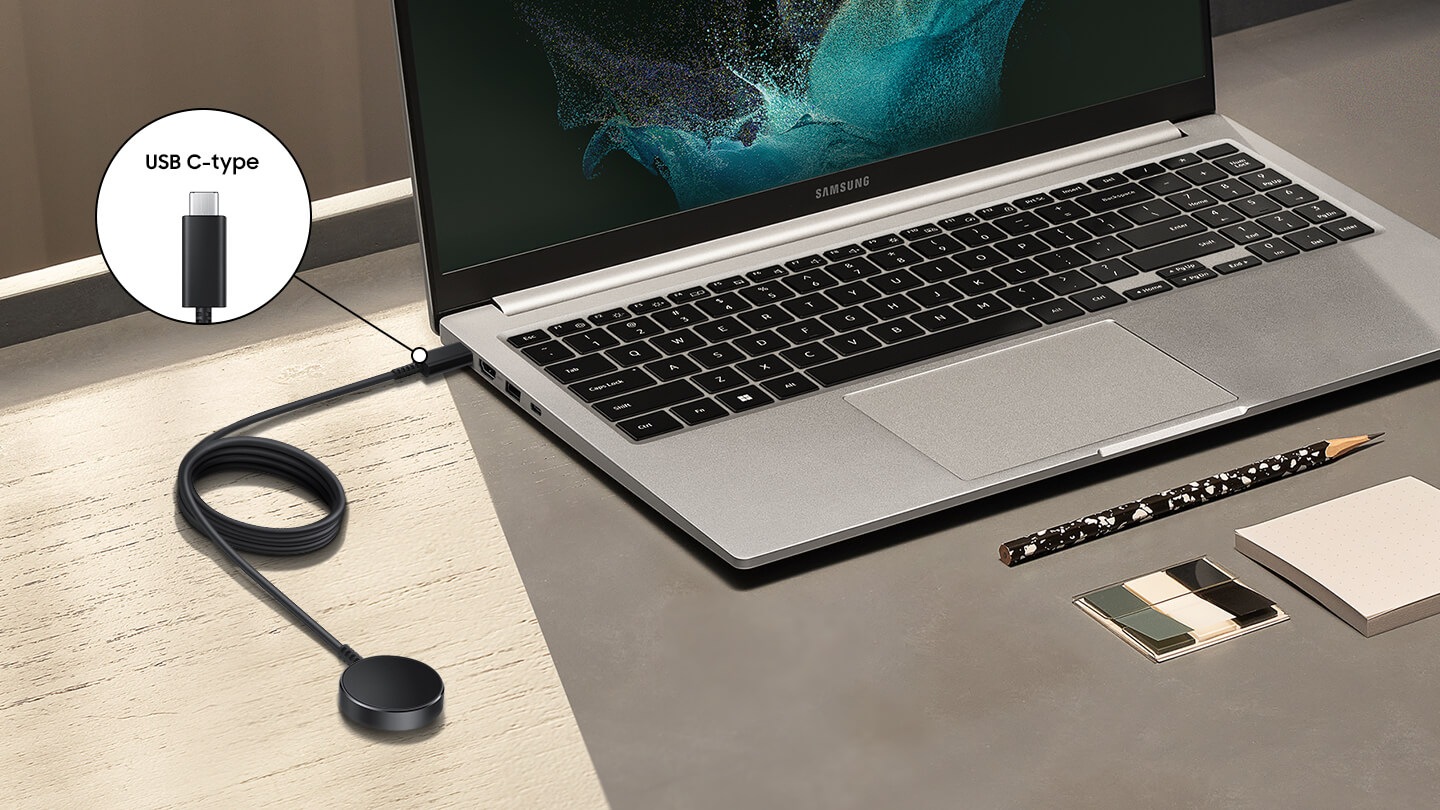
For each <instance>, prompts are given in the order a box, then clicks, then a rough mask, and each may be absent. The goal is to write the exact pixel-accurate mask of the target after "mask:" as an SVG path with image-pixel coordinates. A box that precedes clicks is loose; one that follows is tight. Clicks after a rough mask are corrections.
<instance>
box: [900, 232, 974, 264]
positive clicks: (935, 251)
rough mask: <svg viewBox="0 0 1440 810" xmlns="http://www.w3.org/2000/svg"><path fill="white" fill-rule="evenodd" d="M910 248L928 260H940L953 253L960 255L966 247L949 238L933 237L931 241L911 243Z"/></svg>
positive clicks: (923, 240) (942, 236)
mask: <svg viewBox="0 0 1440 810" xmlns="http://www.w3.org/2000/svg"><path fill="white" fill-rule="evenodd" d="M910 247H911V248H913V249H914V250H915V252H916V253H919V254H920V255H921V256H924V257H925V258H927V259H939V258H941V257H944V256H949V255H951V254H952V253H959V252H961V251H963V250H964V249H965V246H964V245H962V244H960V243H959V242H957V241H955V240H954V239H952V238H950V237H948V236H944V235H941V236H932V237H930V238H929V239H921V240H920V241H918V242H911V243H910Z"/></svg>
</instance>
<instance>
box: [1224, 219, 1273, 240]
mask: <svg viewBox="0 0 1440 810" xmlns="http://www.w3.org/2000/svg"><path fill="white" fill-rule="evenodd" d="M1220 233H1221V234H1222V235H1224V237H1225V238H1226V239H1230V240H1232V241H1234V242H1235V244H1237V245H1248V244H1250V243H1251V242H1254V241H1255V240H1257V239H1265V238H1268V237H1269V236H1270V232H1269V231H1267V230H1265V229H1264V228H1262V227H1260V226H1259V225H1256V224H1255V223H1253V222H1241V223H1237V224H1235V225H1227V226H1226V227H1224V228H1221V229H1220Z"/></svg>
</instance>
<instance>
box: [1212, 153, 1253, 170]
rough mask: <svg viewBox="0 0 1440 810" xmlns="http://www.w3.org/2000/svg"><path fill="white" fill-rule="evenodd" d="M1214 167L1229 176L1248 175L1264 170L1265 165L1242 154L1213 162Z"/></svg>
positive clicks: (1233, 154) (1234, 154)
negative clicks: (1228, 173) (1227, 173)
mask: <svg viewBox="0 0 1440 810" xmlns="http://www.w3.org/2000/svg"><path fill="white" fill-rule="evenodd" d="M1215 165H1216V166H1219V167H1220V168H1222V169H1224V170H1225V171H1227V172H1230V173H1231V174H1249V173H1250V172H1256V171H1259V170H1261V169H1263V168H1265V164H1264V163H1261V162H1260V161H1258V160H1256V159H1255V158H1253V157H1250V156H1249V155H1247V154H1245V153H1244V152H1235V153H1232V154H1231V155H1230V156H1229V157H1227V158H1224V159H1222V160H1217V161H1215Z"/></svg>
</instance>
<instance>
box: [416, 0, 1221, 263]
mask: <svg viewBox="0 0 1440 810" xmlns="http://www.w3.org/2000/svg"><path fill="white" fill-rule="evenodd" d="M397 19H398V20H399V23H400V30H401V41H402V50H403V51H404V58H405V60H406V62H407V64H406V80H407V97H408V103H409V106H410V113H411V118H412V135H413V138H414V141H415V143H414V146H415V148H416V150H417V156H416V157H417V175H420V176H417V180H418V181H419V182H418V183H417V188H418V190H419V191H420V193H421V195H422V212H423V213H424V215H425V219H426V220H427V221H426V222H425V227H426V229H427V234H426V236H427V240H426V246H427V256H428V260H429V262H430V263H431V265H432V268H431V269H432V271H438V273H440V274H448V273H454V272H457V271H462V270H470V269H474V271H475V272H478V273H484V272H485V271H486V268H484V267H477V266H478V265H486V264H487V263H492V262H496V260H501V259H505V258H506V257H513V256H516V255H519V254H526V253H530V252H534V251H537V250H540V249H543V248H547V247H550V246H554V245H559V244H562V243H572V242H575V241H577V240H585V239H586V238H588V237H593V236H595V235H597V234H605V233H613V232H615V231H617V230H618V229H625V228H629V227H631V226H635V225H637V224H639V223H652V224H653V223H655V221H657V220H664V219H676V220H677V221H678V220H679V217H677V215H684V214H686V213H691V214H694V213H695V212H697V211H701V210H702V209H716V210H717V214H716V216H717V217H719V218H721V219H728V220H730V221H733V222H734V223H735V224H736V225H741V226H743V225H744V224H745V223H746V220H745V212H744V210H743V209H744V208H745V207H747V206H750V207H752V212H753V207H758V206H764V205H766V203H763V202H762V198H764V197H765V194H766V192H771V191H773V190H776V189H781V188H790V189H791V192H790V194H789V198H790V199H793V200H795V201H797V203H801V204H802V205H803V206H804V207H803V208H802V209H801V210H796V211H794V215H801V214H806V213H811V212H813V210H819V209H820V208H823V207H827V206H833V205H841V204H845V203H848V202H852V201H854V200H855V199H862V198H863V197H865V196H874V194H873V193H867V192H874V191H883V190H886V189H882V188H876V189H870V188H869V186H870V184H871V182H872V181H871V179H870V178H868V177H867V176H866V175H867V174H873V173H872V172H869V171H868V170H867V171H861V172H857V171H856V170H857V169H860V168H862V167H872V166H878V165H879V164H881V163H882V162H886V161H891V162H896V161H894V159H896V158H900V157H902V156H911V159H912V160H913V159H914V158H913V156H914V155H915V154H916V153H922V152H925V151H926V150H931V151H932V152H935V156H934V157H935V160H936V161H939V160H941V159H942V157H943V156H942V155H941V154H940V152H938V151H936V149H937V147H942V146H943V145H946V144H951V143H953V142H957V141H965V140H967V139H975V138H976V137H977V136H983V135H985V134H987V133H994V132H996V131H1000V130H1005V129H1007V128H1012V127H1015V126H1016V125H1020V124H1024V123H1026V122H1033V121H1038V120H1041V119H1047V118H1051V117H1054V116H1057V115H1061V114H1063V113H1067V112H1070V111H1075V110H1081V109H1085V108H1092V107H1095V106H1097V105H1103V104H1105V103H1106V102H1112V101H1115V100H1118V99H1125V98H1128V97H1133V96H1137V95H1141V94H1145V93H1147V92H1151V91H1155V90H1158V89H1161V88H1166V87H1169V86H1173V85H1179V84H1182V83H1186V82H1193V81H1195V80H1197V79H1202V78H1206V77H1207V72H1208V68H1209V51H1208V38H1207V34H1208V26H1207V22H1206V9H1205V4H1204V3H1203V2H1200V0H1165V2H1156V0H1083V2H1082V0H904V1H903V2H902V0H585V1H584V2H581V0H487V2H479V3H459V2H456V3H438V2H408V3H407V2H400V3H399V4H398V17H397ZM1152 120H1155V119H1152ZM1132 126H1133V124H1132ZM996 153H997V157H999V158H1002V159H1011V158H1010V157H1008V156H1007V155H1006V153H1005V152H1004V151H1001V150H996ZM933 162H934V161H932V163H933ZM897 165H898V164H897ZM954 169H955V170H956V171H963V170H968V169H967V166H965V165H962V164H959V163H957V164H956V165H955V166H954ZM942 176H943V175H942ZM931 179H937V178H931ZM877 185H878V186H884V185H886V184H885V183H883V182H877ZM902 187H903V186H902ZM747 201H748V202H747ZM801 201H803V203H802V202H801ZM727 206H728V209H727V210H728V212H729V213H728V214H726V215H725V216H723V217H721V216H720V215H719V214H718V210H719V209H721V208H726V207H727ZM691 219H692V220H698V217H694V216H692V217H691ZM772 221H773V219H772ZM760 224H764V223H760ZM677 227H679V226H677ZM752 227H753V225H752ZM737 229H738V228H737ZM720 230H723V228H722V229H720ZM734 230H735V229H732V230H731V231H730V232H734ZM705 233H708V232H706V231H704V229H701V231H700V232H697V234H696V235H697V236H703V235H705ZM714 235H720V234H714ZM712 238H713V236H712ZM572 253H573V251H572ZM607 258H610V259H612V260H615V259H624V258H626V256H625V255H619V256H614V257H607ZM582 269H584V268H582ZM550 275H553V273H551V274H550ZM512 286H513V285H512Z"/></svg>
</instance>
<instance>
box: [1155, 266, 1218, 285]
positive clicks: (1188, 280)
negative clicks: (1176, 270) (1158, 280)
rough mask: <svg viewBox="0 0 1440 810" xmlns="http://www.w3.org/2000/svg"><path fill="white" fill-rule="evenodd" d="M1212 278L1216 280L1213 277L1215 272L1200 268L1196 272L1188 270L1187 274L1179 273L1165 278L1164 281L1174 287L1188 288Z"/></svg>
mask: <svg viewBox="0 0 1440 810" xmlns="http://www.w3.org/2000/svg"><path fill="white" fill-rule="evenodd" d="M1212 278H1217V276H1216V275H1215V271H1213V270H1210V269H1208V268H1206V267H1201V268H1199V269H1197V270H1190V271H1188V272H1185V273H1180V274H1178V275H1173V276H1167V277H1166V279H1165V280H1166V281H1169V282H1170V283H1171V284H1174V285H1175V286H1176V287H1188V286H1190V285H1191V284H1198V283H1200V282H1202V281H1208V280H1209V279H1212Z"/></svg>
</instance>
